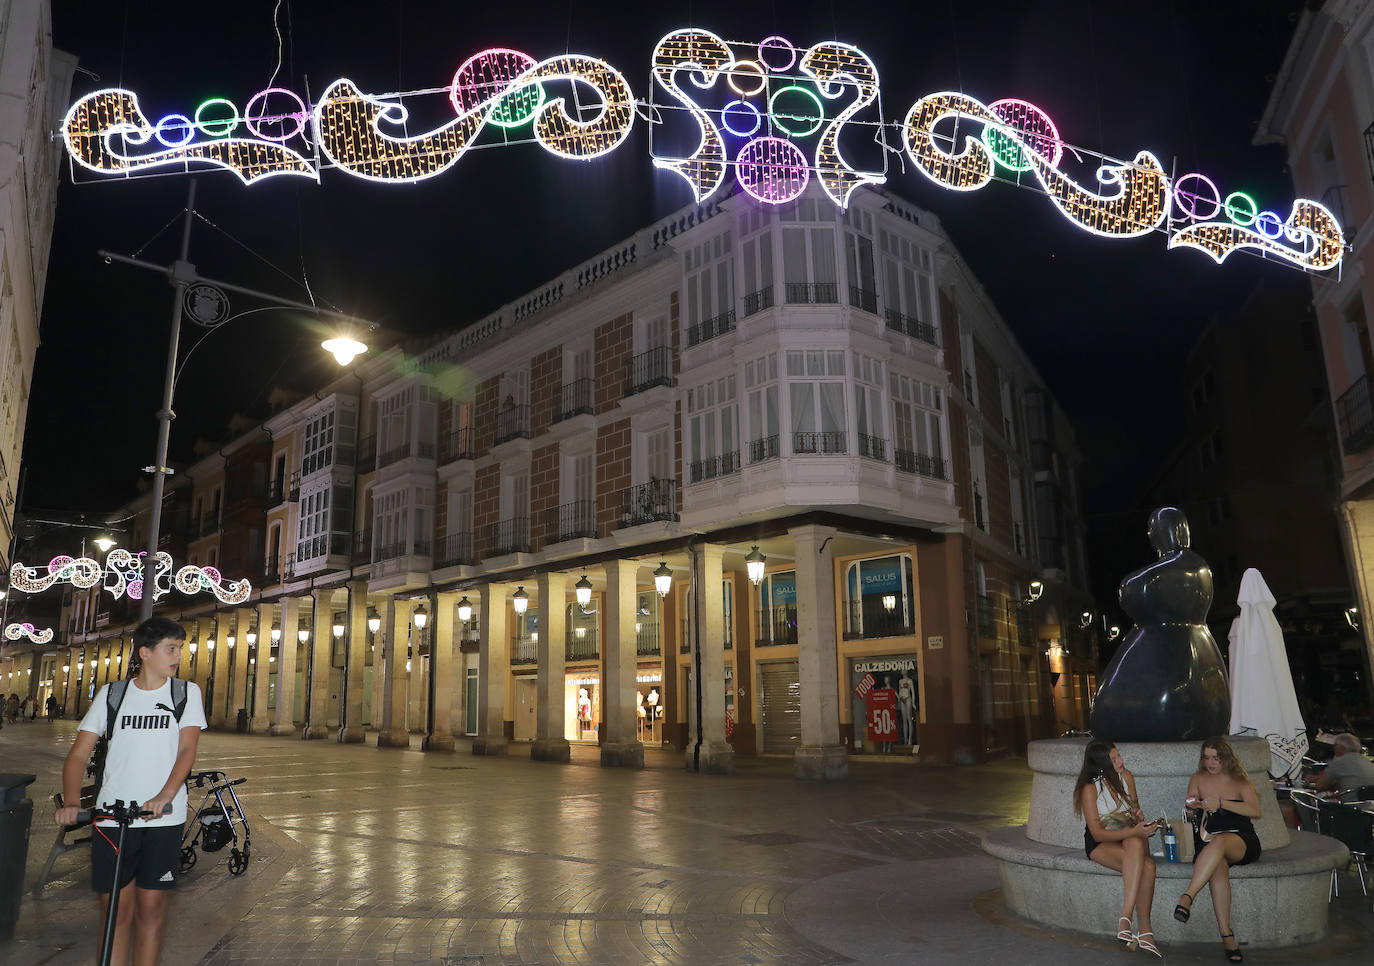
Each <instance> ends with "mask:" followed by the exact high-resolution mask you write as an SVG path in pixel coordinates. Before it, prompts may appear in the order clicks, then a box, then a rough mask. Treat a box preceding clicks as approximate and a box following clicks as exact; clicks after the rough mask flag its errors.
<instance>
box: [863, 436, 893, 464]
mask: <svg viewBox="0 0 1374 966" xmlns="http://www.w3.org/2000/svg"><path fill="white" fill-rule="evenodd" d="M859 455H860V456H862V457H865V458H866V459H871V460H882V461H883V462H887V440H885V439H883V438H881V437H879V436H869V435H867V434H866V433H860V434H859Z"/></svg>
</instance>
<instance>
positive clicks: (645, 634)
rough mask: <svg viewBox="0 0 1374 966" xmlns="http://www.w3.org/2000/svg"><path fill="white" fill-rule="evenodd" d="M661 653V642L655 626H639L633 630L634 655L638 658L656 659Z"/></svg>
mask: <svg viewBox="0 0 1374 966" xmlns="http://www.w3.org/2000/svg"><path fill="white" fill-rule="evenodd" d="M662 653H663V642H662V641H661V640H660V639H659V634H658V625H657V624H640V625H639V627H638V628H637V629H636V630H635V654H636V655H638V656H639V657H657V656H658V655H659V654H662Z"/></svg>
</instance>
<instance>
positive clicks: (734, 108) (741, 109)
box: [720, 101, 763, 138]
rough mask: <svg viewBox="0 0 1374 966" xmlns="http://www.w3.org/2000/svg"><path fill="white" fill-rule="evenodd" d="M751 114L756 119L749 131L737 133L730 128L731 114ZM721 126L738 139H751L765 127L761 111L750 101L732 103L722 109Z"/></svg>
mask: <svg viewBox="0 0 1374 966" xmlns="http://www.w3.org/2000/svg"><path fill="white" fill-rule="evenodd" d="M746 113H747V114H750V115H752V116H753V118H754V126H753V127H751V128H750V129H749V130H747V131H736V130H735V129H734V128H733V127H731V126H730V115H731V114H746ZM720 125H721V127H723V128H725V130H727V131H729V132H730V133H731V134H733V135H734V136H735V137H737V138H751V137H753V136H754V135H755V134H757V133H759V128H761V127H762V126H763V115H762V114H760V113H759V109H758V108H757V107H755V106H754V105H753V104H750V103H749V102H748V101H731V102H730V103H729V104H726V105H725V106H724V107H722V108H721V109H720Z"/></svg>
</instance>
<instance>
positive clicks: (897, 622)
mask: <svg viewBox="0 0 1374 966" xmlns="http://www.w3.org/2000/svg"><path fill="white" fill-rule="evenodd" d="M844 586H845V631H844V635H845V637H846V638H847V639H854V638H874V637H901V636H904V635H908V634H914V633H915V628H916V592H915V573H914V568H913V566H912V562H911V555H910V554H905V553H902V554H893V555H890V556H886V557H874V558H872V559H869V560H856V561H854V562H853V563H852V564H850V565H849V568H848V570H847V572H846V576H845V585H844Z"/></svg>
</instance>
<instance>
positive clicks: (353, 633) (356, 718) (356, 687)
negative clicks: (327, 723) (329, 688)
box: [338, 580, 367, 745]
mask: <svg viewBox="0 0 1374 966" xmlns="http://www.w3.org/2000/svg"><path fill="white" fill-rule="evenodd" d="M346 623H347V624H348V630H347V632H346V633H347V635H348V636H347V638H346V646H345V647H344V654H345V657H344V689H343V714H342V716H341V718H340V721H339V737H338V740H339V744H343V745H352V744H359V743H361V742H363V741H364V740H366V737H367V736H366V735H365V734H364V732H363V668H364V666H365V664H366V661H367V581H365V580H354V581H350V582H349V584H348V618H347V621H346Z"/></svg>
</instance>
